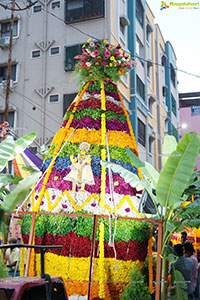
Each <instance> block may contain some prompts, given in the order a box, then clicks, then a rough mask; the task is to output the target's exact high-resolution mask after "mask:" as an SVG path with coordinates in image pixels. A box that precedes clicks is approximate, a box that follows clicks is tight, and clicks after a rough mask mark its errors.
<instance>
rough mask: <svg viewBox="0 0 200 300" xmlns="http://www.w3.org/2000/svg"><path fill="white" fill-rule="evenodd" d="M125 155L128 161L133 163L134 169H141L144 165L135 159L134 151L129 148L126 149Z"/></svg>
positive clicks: (137, 158)
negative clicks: (128, 158)
mask: <svg viewBox="0 0 200 300" xmlns="http://www.w3.org/2000/svg"><path fill="white" fill-rule="evenodd" d="M126 153H127V155H128V156H129V157H130V159H131V160H132V161H133V163H134V165H135V167H136V168H142V167H144V166H145V164H144V163H143V162H142V161H141V160H140V159H139V157H137V155H136V154H135V152H134V151H132V150H131V149H130V148H129V147H126Z"/></svg>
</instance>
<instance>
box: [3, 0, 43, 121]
mask: <svg viewBox="0 0 200 300" xmlns="http://www.w3.org/2000/svg"><path fill="white" fill-rule="evenodd" d="M36 3H37V1H35V2H33V3H32V2H31V0H29V1H28V5H27V6H25V7H20V6H19V4H18V3H16V2H15V0H12V4H11V7H10V5H5V4H3V3H0V6H2V7H3V8H5V9H8V10H11V17H10V42H9V54H8V69H7V78H6V96H5V111H4V121H8V110H9V95H10V79H11V71H12V46H13V26H14V11H22V10H26V9H29V8H30V7H31V6H33V5H35V4H36Z"/></svg>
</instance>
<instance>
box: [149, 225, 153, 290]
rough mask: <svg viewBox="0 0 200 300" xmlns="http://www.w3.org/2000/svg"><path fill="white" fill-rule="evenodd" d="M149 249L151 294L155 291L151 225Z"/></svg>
mask: <svg viewBox="0 0 200 300" xmlns="http://www.w3.org/2000/svg"><path fill="white" fill-rule="evenodd" d="M148 249H149V291H150V293H151V294H153V293H154V286H153V255H152V227H150V237H149V241H148Z"/></svg>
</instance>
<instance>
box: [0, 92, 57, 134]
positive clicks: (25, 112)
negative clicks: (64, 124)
mask: <svg viewBox="0 0 200 300" xmlns="http://www.w3.org/2000/svg"><path fill="white" fill-rule="evenodd" d="M0 97H2V98H3V99H4V97H3V96H2V95H0ZM9 102H10V103H11V104H12V105H13V106H16V104H14V103H12V102H11V101H9ZM17 109H18V110H20V111H21V112H22V113H24V114H25V115H27V116H28V117H29V118H30V119H31V120H32V121H34V122H36V123H38V124H39V125H41V124H40V122H38V121H37V120H35V119H33V118H32V117H31V116H30V115H29V114H27V113H26V112H25V111H24V110H23V109H21V108H19V107H17ZM43 127H44V128H45V129H47V130H48V131H49V132H51V133H53V135H55V132H53V131H52V130H51V129H49V128H48V127H46V126H43Z"/></svg>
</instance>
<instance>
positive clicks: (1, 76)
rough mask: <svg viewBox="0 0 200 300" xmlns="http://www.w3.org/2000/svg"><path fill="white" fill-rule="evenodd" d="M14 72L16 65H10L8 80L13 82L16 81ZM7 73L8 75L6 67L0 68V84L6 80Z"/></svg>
mask: <svg viewBox="0 0 200 300" xmlns="http://www.w3.org/2000/svg"><path fill="white" fill-rule="evenodd" d="M16 70H17V65H12V67H11V74H10V78H11V79H12V80H13V81H16ZM7 73H8V66H0V83H1V82H2V81H3V80H6V79H7Z"/></svg>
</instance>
